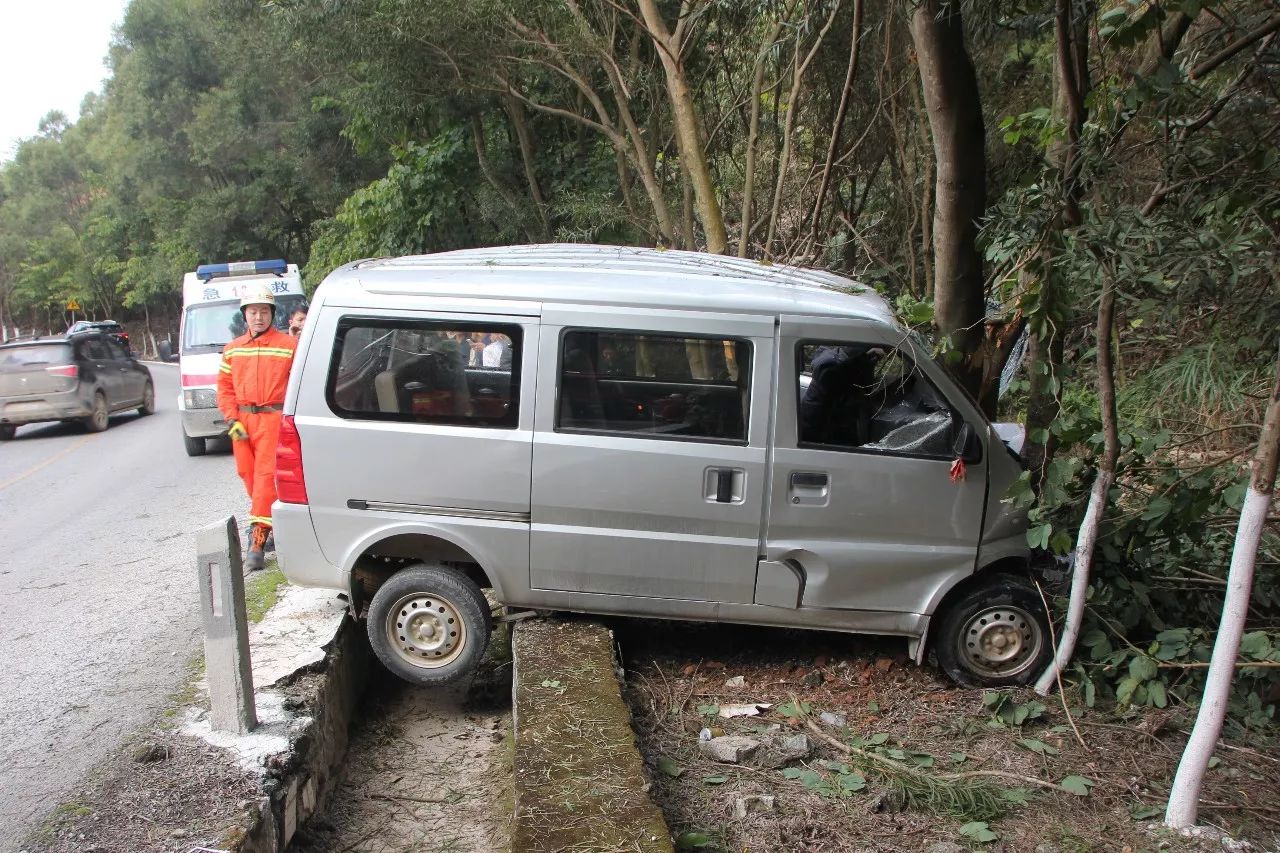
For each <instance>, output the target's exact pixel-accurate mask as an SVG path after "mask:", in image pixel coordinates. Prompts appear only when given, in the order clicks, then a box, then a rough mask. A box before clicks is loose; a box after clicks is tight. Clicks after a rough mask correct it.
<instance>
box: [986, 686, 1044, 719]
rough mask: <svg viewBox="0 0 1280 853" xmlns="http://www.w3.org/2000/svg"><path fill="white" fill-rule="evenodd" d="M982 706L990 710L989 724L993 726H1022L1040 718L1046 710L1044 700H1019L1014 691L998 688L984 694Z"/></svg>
mask: <svg viewBox="0 0 1280 853" xmlns="http://www.w3.org/2000/svg"><path fill="white" fill-rule="evenodd" d="M982 706H983V707H984V708H986V709H987V711H988V712H990V714H991V720H990V723H989V725H991V726H992V727H993V728H996V727H1004V726H1022V725H1024V724H1026V723H1029V722H1032V721H1034V720H1038V719H1040V718H1041V717H1042V716H1044V712H1045V706H1044V703H1043V702H1039V701H1036V700H1032V701H1030V702H1018V701H1016V700H1015V699H1014V697H1013V694H1012V693H1009V692H1007V691H997V690H988V691H986V692H985V693H983V694H982Z"/></svg>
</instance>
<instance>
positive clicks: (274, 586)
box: [244, 560, 286, 625]
mask: <svg viewBox="0 0 1280 853" xmlns="http://www.w3.org/2000/svg"><path fill="white" fill-rule="evenodd" d="M284 583H286V581H285V579H284V572H282V571H280V567H279V566H277V565H276V561H275V560H271V561H269V562H268V563H267V567H266V568H265V569H263V570H262V571H261V572H259V573H257V574H254V575H250V576H249V579H248V580H247V581H246V582H245V585H244V610H245V615H246V616H248V618H249V623H250V624H252V625H256V624H257V623H259V622H261V621H262V618H263V617H264V616H266V615H267V611H268V610H270V609H271V608H272V607H274V606H275V603H276V602H277V601H279V600H280V586H281V585H282V584H284Z"/></svg>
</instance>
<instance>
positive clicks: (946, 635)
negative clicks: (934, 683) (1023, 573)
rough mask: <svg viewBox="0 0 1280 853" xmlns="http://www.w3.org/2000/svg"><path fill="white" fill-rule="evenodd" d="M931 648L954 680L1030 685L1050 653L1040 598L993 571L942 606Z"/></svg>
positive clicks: (985, 684) (979, 684)
mask: <svg viewBox="0 0 1280 853" xmlns="http://www.w3.org/2000/svg"><path fill="white" fill-rule="evenodd" d="M934 650H935V651H936V652H937V654H938V664H939V665H940V666H941V667H942V669H943V670H944V671H945V672H946V673H947V675H949V676H951V678H952V679H954V680H955V681H957V682H959V683H960V684H966V685H970V686H975V687H1013V686H1020V685H1024V684H1030V683H1031V682H1032V681H1034V680H1035V679H1036V677H1037V676H1039V675H1040V673H1041V672H1043V671H1044V668H1045V667H1046V666H1047V665H1048V664H1049V658H1050V656H1051V655H1052V654H1053V647H1052V645H1050V643H1049V622H1048V619H1047V618H1046V617H1045V612H1044V602H1043V601H1042V600H1041V599H1040V594H1039V593H1038V592H1037V591H1036V590H1035V588H1033V587H1031V586H1030V585H1028V584H1027V583H1025V582H1023V581H1021V580H1018V579H1017V578H1014V577H1010V576H1008V575H996V576H994V577H992V579H991V581H990V582H988V583H987V584H985V585H983V586H981V587H978V588H977V589H974V590H972V591H971V592H969V593H967V594H965V595H963V596H961V597H960V598H959V599H957V600H956V601H955V602H953V603H952V605H951V606H950V607H949V608H948V609H947V611H946V613H945V614H943V616H942V621H941V622H940V623H939V624H938V633H937V634H936V635H935V640H934Z"/></svg>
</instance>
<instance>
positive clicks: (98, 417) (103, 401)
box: [84, 391, 111, 432]
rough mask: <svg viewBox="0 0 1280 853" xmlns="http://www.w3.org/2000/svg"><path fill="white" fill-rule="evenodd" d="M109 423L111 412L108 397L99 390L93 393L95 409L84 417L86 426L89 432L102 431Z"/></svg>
mask: <svg viewBox="0 0 1280 853" xmlns="http://www.w3.org/2000/svg"><path fill="white" fill-rule="evenodd" d="M109 423H111V413H110V412H109V411H107V398H106V396H105V395H104V394H103V393H102V392H101V391H99V392H98V393H96V394H94V395H93V410H92V411H91V412H89V416H88V417H87V418H85V419H84V428H85V430H86V431H87V432H102V431H103V430H105V429H106V428H107V425H108V424H109Z"/></svg>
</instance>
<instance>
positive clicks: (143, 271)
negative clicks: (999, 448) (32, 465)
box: [0, 0, 1280, 738]
mask: <svg viewBox="0 0 1280 853" xmlns="http://www.w3.org/2000/svg"><path fill="white" fill-rule="evenodd" d="M1278 32H1280V4H1277V3H1275V2H1273V0H1253V2H1242V1H1241V0H1237V2H1208V0H1180V1H1179V2H1174V0H1161V2H1153V0H1119V2H1090V0H1021V2H1006V1H1005V0H1001V1H1000V2H992V3H956V4H951V3H946V2H942V0H922V2H918V3H912V2H907V0H892V2H883V3H865V2H863V0H814V2H806V1H805V0H758V2H747V0H682V2H674V0H541V1H540V0H474V2H469V3H452V2H440V0H323V2H321V1H320V0H269V2H259V0H218V2H214V0H132V2H130V4H129V6H128V8H127V10H126V14H125V18H124V21H123V23H122V25H121V27H120V29H119V31H118V33H117V37H116V39H115V42H114V44H113V46H112V48H111V54H110V67H111V69H112V76H111V77H110V79H109V80H108V81H107V82H106V84H105V85H104V87H103V90H102V91H101V92H98V93H94V94H91V95H90V96H88V97H87V98H86V101H85V103H84V106H83V109H82V114H81V117H80V118H79V120H77V121H76V122H74V123H71V122H69V121H68V120H67V119H66V117H65V116H63V115H61V114H58V113H51V114H50V115H49V116H48V117H47V118H46V119H45V120H44V122H43V123H42V125H41V128H40V132H39V134H38V135H37V136H35V137H33V138H31V139H28V140H25V141H24V142H22V143H21V144H20V146H19V147H18V149H17V151H16V154H15V156H14V158H13V160H12V161H10V162H8V163H6V164H3V166H0V329H3V337H4V338H6V339H8V338H10V337H12V336H14V335H16V334H19V333H23V332H31V331H33V330H34V331H37V332H49V331H60V330H61V329H62V328H65V325H66V323H67V321H68V319H69V315H68V314H67V312H66V310H65V308H66V305H67V304H68V303H69V302H70V301H72V300H74V301H76V302H78V303H79V304H80V305H81V306H82V309H83V310H82V313H87V314H88V315H89V316H90V317H96V318H108V317H110V318H113V319H118V320H122V321H125V322H127V323H130V324H131V325H132V326H133V327H134V328H139V329H141V330H142V331H143V334H142V335H140V336H139V335H136V334H135V341H137V340H138V339H139V338H141V340H142V342H143V343H142V347H143V348H144V349H145V350H147V351H149V352H155V349H156V343H157V340H159V339H163V338H164V337H166V336H168V335H170V334H172V333H173V331H174V330H176V326H177V317H178V312H179V310H180V307H181V293H180V286H181V285H180V282H181V280H182V274H183V273H184V272H187V271H190V270H192V269H194V268H195V266H196V265H197V264H199V263H208V262H220V261H228V260H249V259H256V258H272V257H284V258H287V259H288V260H289V261H290V262H296V263H299V264H301V265H302V266H303V268H304V276H305V279H306V281H307V284H308V286H309V287H312V288H313V287H314V286H316V285H317V284H318V283H319V282H320V281H321V280H322V279H323V277H324V276H325V275H326V274H327V273H328V272H329V271H330V270H332V269H333V268H335V267H336V266H338V265H340V264H342V263H345V262H347V261H350V260H354V259H357V258H361V257H369V256H383V255H400V254H408V253H421V252H435V251H443V250H448V249H456V248H463V247H469V246H487V245H500V244H512V243H529V242H546V241H572V242H598V243H618V244H631V245H648V246H662V247H667V248H673V249H699V250H706V251H712V252H720V253H728V254H736V255H742V256H744V257H751V258H755V259H758V260H760V261H761V262H762V263H776V264H782V263H786V264H793V263H794V264H803V265H808V266H817V267H822V268H825V269H829V270H832V271H835V272H838V273H841V274H844V275H849V276H851V277H854V278H856V279H858V280H860V281H862V282H864V283H866V284H869V285H872V286H874V287H875V288H876V289H877V290H879V291H880V292H882V293H883V294H884V295H885V296H886V297H887V298H888V299H890V301H891V302H892V303H893V304H894V305H895V306H896V307H897V308H898V310H899V313H900V315H901V316H902V318H903V319H904V321H905V322H907V323H908V324H910V325H912V326H915V327H917V328H919V329H920V330H921V331H923V332H925V333H926V334H927V335H929V336H930V337H931V340H932V341H933V342H934V343H935V345H936V347H937V349H938V353H939V356H940V357H941V358H942V359H943V360H944V362H945V363H946V364H947V365H948V366H949V367H950V369H951V370H952V371H953V372H954V373H955V375H956V376H957V377H958V378H959V379H960V381H961V382H962V383H963V384H965V385H966V386H967V387H968V388H969V390H970V391H971V392H972V393H973V394H974V396H975V397H976V398H978V399H979V400H980V402H981V403H982V405H983V407H984V409H986V410H987V412H988V413H989V414H992V415H999V416H1000V417H1001V418H1003V419H1006V420H1020V421H1023V422H1025V423H1026V424H1027V427H1028V431H1029V436H1030V439H1031V444H1030V446H1029V452H1028V461H1029V463H1030V465H1029V467H1030V470H1029V471H1028V474H1027V476H1026V477H1025V478H1024V480H1023V482H1022V483H1021V484H1020V486H1019V487H1018V489H1017V490H1016V493H1015V494H1013V495H1011V496H1010V499H1012V500H1019V501H1025V502H1027V504H1028V505H1029V506H1030V507H1031V514H1032V518H1033V524H1032V528H1031V530H1030V532H1029V534H1028V535H1029V539H1030V541H1031V543H1032V544H1033V545H1036V546H1042V547H1047V548H1050V549H1052V550H1054V551H1056V552H1058V553H1066V552H1068V551H1069V550H1070V549H1071V547H1072V545H1073V542H1074V538H1075V534H1076V529H1077V527H1078V526H1079V524H1080V520H1081V517H1082V516H1083V514H1084V507H1085V503H1086V498H1087V496H1088V494H1089V491H1090V486H1091V484H1092V483H1093V482H1094V481H1095V476H1096V474H1097V473H1098V471H1099V470H1100V467H1101V469H1102V470H1105V469H1107V467H1108V466H1110V468H1111V470H1112V473H1111V475H1110V476H1109V477H1108V480H1109V483H1110V484H1109V487H1108V488H1107V489H1106V490H1105V492H1106V493H1105V495H1104V497H1105V500H1106V506H1107V509H1106V511H1105V513H1104V515H1103V516H1102V518H1103V521H1102V526H1101V530H1100V533H1099V538H1098V543H1097V549H1096V553H1097V558H1096V564H1095V566H1094V574H1093V577H1092V579H1091V585H1090V588H1089V594H1088V599H1087V610H1086V614H1085V619H1084V626H1083V628H1082V631H1081V633H1080V644H1081V649H1080V654H1078V655H1077V658H1076V661H1075V663H1074V664H1073V665H1072V666H1071V668H1070V669H1069V670H1068V671H1067V673H1066V677H1067V680H1068V682H1069V683H1070V685H1071V686H1072V687H1073V689H1076V690H1078V691H1079V696H1080V698H1081V700H1082V701H1084V702H1086V703H1087V704H1089V705H1094V704H1095V703H1107V704H1108V705H1113V706H1114V707H1115V708H1116V709H1117V711H1118V712H1120V713H1125V712H1126V711H1127V710H1128V709H1132V708H1134V707H1137V708H1142V707H1147V706H1155V707H1159V708H1164V707H1168V706H1172V707H1174V708H1182V707H1186V706H1188V705H1191V706H1193V705H1194V704H1195V703H1196V702H1197V701H1198V697H1199V695H1200V690H1201V688H1202V684H1203V678H1204V673H1205V671H1206V668H1207V661H1208V660H1209V654H1210V650H1211V646H1212V642H1213V636H1214V631H1215V628H1216V625H1217V622H1218V617H1219V614H1220V613H1221V610H1222V599H1223V593H1224V591H1225V588H1226V580H1225V579H1226V573H1227V566H1228V563H1229V559H1230V553H1231V545H1232V537H1233V533H1234V528H1235V525H1236V521H1237V518H1238V515H1239V509H1240V506H1241V504H1242V502H1243V500H1244V496H1245V491H1246V487H1247V484H1248V475H1249V472H1248V467H1247V465H1246V462H1247V459H1248V457H1249V455H1250V454H1251V452H1252V450H1253V447H1254V445H1255V443H1256V441H1257V436H1258V428H1259V424H1260V423H1261V421H1262V413H1263V410H1264V409H1265V407H1266V404H1267V400H1268V398H1269V396H1270V393H1269V392H1270V387H1271V385H1270V382H1271V377H1272V375H1273V365H1274V363H1275V353H1276V349H1277V346H1278V345H1280V289H1278V287H1277V284H1278V281H1280V278H1278V273H1277V229H1278V228H1280V153H1278V151H1277V144H1276V143H1277V134H1278V132H1280V89H1278V87H1277V83H1278V82H1280V77H1278V76H1277V74H1276V70H1277V63H1280V43H1278V42H1277V39H1278V38H1280V36H1277V33H1278ZM1100 305H1105V306H1108V307H1107V308H1106V311H1105V312H1104V313H1105V314H1106V315H1107V325H1108V326H1110V327H1111V328H1112V329H1114V332H1113V333H1105V332H1104V333H1102V334H1100V333H1099V331H1098V329H1099V328H1100V327H1101V323H1099V322H1097V321H1096V319H1095V318H1096V317H1098V316H1099V311H1098V309H1099V307H1100ZM1099 341H1103V342H1105V343H1104V344H1103V345H1102V346H1100V345H1099ZM1100 356H1101V362H1102V366H1103V368H1104V373H1106V374H1109V375H1110V377H1111V379H1112V382H1113V387H1108V386H1107V383H1099V382H1098V381H1097V380H1096V379H1095V377H1096V376H1098V375H1099V361H1100ZM1002 373H1003V374H1004V375H1005V378H1006V382H1004V383H1001V382H1000V381H999V380H1000V377H1001V375H1002ZM1010 377H1012V381H1008V380H1009V379H1010ZM1099 388H1101V389H1102V393H1101V394H1100V393H1099ZM1110 412H1114V419H1113V420H1111V419H1109V420H1111V425H1112V426H1113V428H1112V429H1106V428H1104V414H1107V413H1110ZM1109 432H1110V433H1111V436H1112V437H1111V440H1110V441H1109V440H1108V433H1109ZM1277 565H1280V537H1278V536H1277V516H1276V515H1275V511H1274V505H1273V506H1272V509H1271V510H1270V514H1269V515H1268V517H1267V520H1266V527H1265V533H1264V536H1263V540H1262V548H1261V552H1260V554H1259V561H1258V566H1257V577H1256V581H1255V583H1254V588H1253V596H1252V600H1251V603H1250V605H1249V611H1248V620H1247V632H1246V633H1245V635H1244V639H1243V642H1242V644H1241V648H1240V661H1239V664H1238V671H1237V679H1236V685H1235V690H1234V692H1233V694H1232V705H1231V715H1230V720H1229V723H1228V725H1229V731H1228V733H1230V734H1237V735H1240V734H1246V733H1247V734H1250V735H1251V736H1254V737H1264V738H1269V737H1270V736H1271V729H1272V726H1273V721H1274V716H1275V705H1276V703H1277V700H1280V582H1278V576H1277V572H1276V567H1277Z"/></svg>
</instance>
